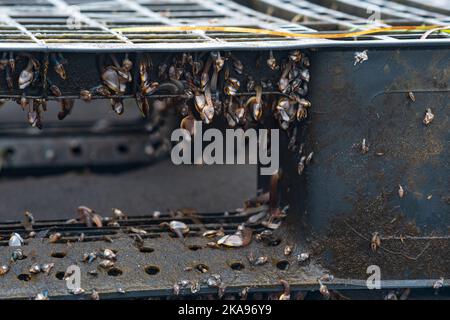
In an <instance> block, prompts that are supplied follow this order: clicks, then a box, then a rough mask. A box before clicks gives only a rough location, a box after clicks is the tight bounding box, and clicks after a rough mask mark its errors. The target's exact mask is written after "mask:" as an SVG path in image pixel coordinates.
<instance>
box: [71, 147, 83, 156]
mask: <svg viewBox="0 0 450 320" xmlns="http://www.w3.org/2000/svg"><path fill="white" fill-rule="evenodd" d="M70 151H71V152H72V154H73V155H74V156H76V157H79V156H81V154H82V153H83V149H81V146H79V145H75V146H72V147H70Z"/></svg>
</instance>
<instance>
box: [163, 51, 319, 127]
mask: <svg viewBox="0 0 450 320" xmlns="http://www.w3.org/2000/svg"><path fill="white" fill-rule="evenodd" d="M266 63H267V66H268V67H269V68H270V70H271V71H273V72H275V74H274V76H273V78H264V79H256V77H254V76H253V75H252V74H257V73H258V70H257V69H259V68H261V61H260V59H257V61H256V64H255V65H254V66H253V65H252V66H248V68H249V70H250V72H248V71H247V70H245V68H246V66H245V65H244V64H243V63H242V62H241V61H240V60H239V59H238V57H236V56H235V55H234V54H233V53H231V52H227V53H221V52H211V53H210V54H209V55H207V57H206V58H204V59H196V58H194V57H193V56H192V55H191V54H186V53H185V54H182V55H181V56H179V57H176V58H174V61H173V64H172V65H171V66H170V67H167V65H165V64H163V65H162V66H160V67H159V68H160V72H159V75H160V76H162V75H163V74H164V73H165V72H167V74H168V78H169V79H170V80H171V81H181V83H182V84H183V85H184V93H185V97H186V99H185V101H184V103H182V104H181V108H180V109H181V114H182V115H183V116H184V118H183V120H182V122H181V127H183V128H185V129H187V130H190V131H191V130H192V128H193V122H194V121H195V120H196V118H200V119H201V120H202V121H203V122H205V123H206V124H209V123H211V122H212V121H213V119H214V118H215V117H216V116H219V115H221V114H222V115H223V116H224V118H225V119H226V121H227V123H228V125H229V126H230V127H236V126H242V127H244V126H246V125H248V124H253V123H258V122H260V121H261V120H262V119H263V116H264V115H266V114H273V115H274V117H275V119H276V120H278V122H279V125H280V127H281V128H282V129H285V130H286V129H288V128H289V127H290V124H291V123H292V122H294V121H295V120H296V119H297V120H299V121H300V120H302V119H304V118H306V116H307V109H308V108H309V107H310V106H311V103H310V102H309V101H308V100H306V99H305V98H304V97H305V96H306V94H307V92H308V82H309V78H310V77H309V71H308V67H309V59H308V57H306V56H305V55H304V54H303V53H302V52H300V51H299V50H294V51H292V52H290V54H289V55H288V57H287V58H286V59H285V60H284V61H281V60H280V61H277V59H276V58H275V57H274V54H273V52H272V51H271V52H270V53H269V54H268V57H267V59H266ZM252 68H255V69H256V72H252V71H255V70H252ZM166 69H167V71H166ZM277 76H279V78H277ZM219 84H220V85H219Z"/></svg>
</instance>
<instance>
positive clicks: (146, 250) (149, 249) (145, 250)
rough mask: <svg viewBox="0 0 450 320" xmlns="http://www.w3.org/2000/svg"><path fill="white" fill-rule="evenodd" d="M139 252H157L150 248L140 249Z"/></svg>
mask: <svg viewBox="0 0 450 320" xmlns="http://www.w3.org/2000/svg"><path fill="white" fill-rule="evenodd" d="M139 251H140V252H144V253H151V252H153V251H155V249H153V248H150V247H140V248H139Z"/></svg>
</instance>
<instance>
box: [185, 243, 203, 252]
mask: <svg viewBox="0 0 450 320" xmlns="http://www.w3.org/2000/svg"><path fill="white" fill-rule="evenodd" d="M201 248H202V246H199V245H196V244H194V245H190V246H188V249H189V250H192V251H197V250H200V249H201Z"/></svg>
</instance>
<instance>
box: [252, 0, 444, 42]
mask: <svg viewBox="0 0 450 320" xmlns="http://www.w3.org/2000/svg"><path fill="white" fill-rule="evenodd" d="M251 3H252V5H253V7H255V8H256V9H259V10H260V11H264V12H267V13H271V14H274V15H275V16H281V17H283V18H284V19H287V20H291V21H296V22H297V23H300V24H302V25H304V26H307V27H310V28H313V29H316V30H317V31H319V32H320V31H328V32H329V31H336V30H353V31H354V30H367V29H371V28H374V27H389V26H400V25H439V26H447V25H449V24H450V16H449V15H448V14H446V13H448V11H446V10H445V8H444V10H441V9H440V8H438V7H436V6H432V5H429V6H421V5H420V4H419V3H418V1H415V0H413V1H412V0H409V1H408V0H397V1H386V0H367V1H357V0H337V1H334V0H309V1H304V0H301V1H295V0H255V1H252V2H251ZM374 13H379V17H376V15H374V16H373V17H376V18H379V20H376V19H373V18H371V20H370V21H369V18H370V17H371V16H372V14H374ZM421 35H422V33H404V34H398V33H397V34H386V35H382V36H370V37H367V36H363V37H359V40H368V39H381V40H387V41H392V40H394V41H395V40H412V39H419V38H420V36H421ZM448 37H449V35H448V34H444V33H442V34H438V35H436V34H435V35H430V36H429V37H428V39H432V38H448ZM351 40H354V39H351Z"/></svg>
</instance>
